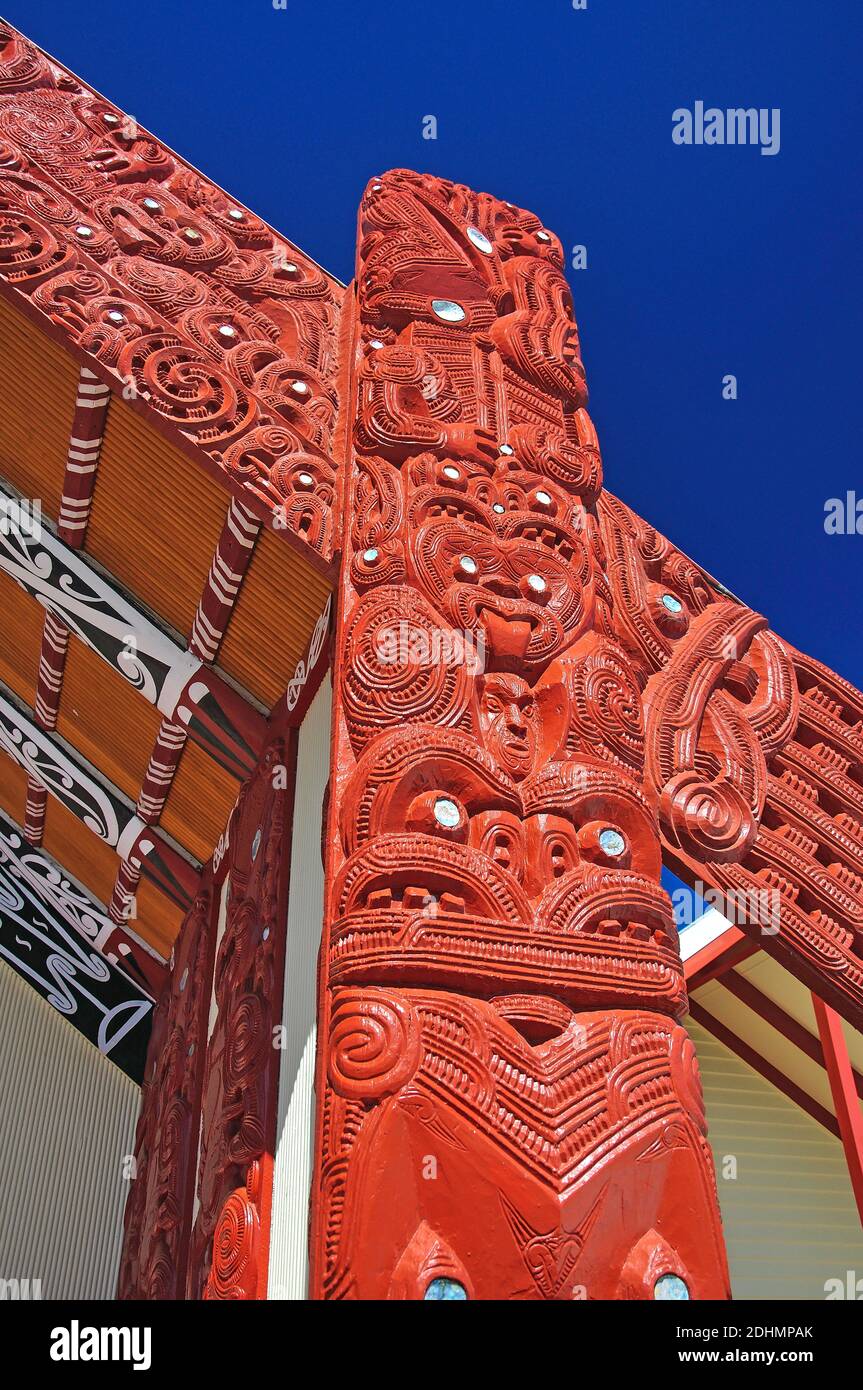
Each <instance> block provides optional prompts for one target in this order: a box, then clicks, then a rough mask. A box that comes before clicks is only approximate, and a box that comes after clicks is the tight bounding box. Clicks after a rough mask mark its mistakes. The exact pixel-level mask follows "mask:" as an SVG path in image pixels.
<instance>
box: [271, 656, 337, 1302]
mask: <svg viewBox="0 0 863 1390" xmlns="http://www.w3.org/2000/svg"><path fill="white" fill-rule="evenodd" d="M331 711H332V688H331V686H330V683H329V681H328V680H327V681H325V682H324V684H323V685H322V686H321V688H320V690H319V691H318V693H317V695H316V696H315V698H314V700H313V701H312V703H311V705H310V706H309V709H308V712H307V714H306V717H305V719H304V720H303V724H302V727H301V729H300V738H299V748H298V750H297V783H296V795H295V799H294V824H293V841H292V846H291V884H290V895H289V902H288V940H287V956H286V960H285V994H284V1007H283V1011H282V1023H283V1025H284V1028H285V1037H284V1042H285V1046H284V1048H283V1050H282V1060H281V1070H280V1073H279V1111H278V1128H277V1131H276V1159H275V1169H274V1173H273V1216H272V1227H271V1231H270V1269H269V1286H268V1297H269V1298H280V1299H303V1298H305V1297H306V1294H307V1287H308V1226H309V1190H310V1186H311V1177H312V1142H313V1131H314V1118H315V1108H314V1072H315V1017H316V1013H317V997H316V989H317V961H318V947H319V945H320V940H321V926H322V923H323V910H324V873H323V868H322V866H321V809H322V805H323V798H324V788H325V787H326V783H327V777H328V775H329V763H330V716H331Z"/></svg>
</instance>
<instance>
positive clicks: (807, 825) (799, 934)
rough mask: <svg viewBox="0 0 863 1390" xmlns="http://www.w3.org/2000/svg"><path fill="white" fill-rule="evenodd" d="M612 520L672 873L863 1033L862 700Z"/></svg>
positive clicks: (628, 515) (656, 545)
mask: <svg viewBox="0 0 863 1390" xmlns="http://www.w3.org/2000/svg"><path fill="white" fill-rule="evenodd" d="M599 515H600V519H601V524H602V532H603V538H604V542H605V548H606V550H607V553H608V556H609V577H610V580H611V587H612V592H613V596H614V611H615V615H616V624H617V629H618V636H619V639H620V642H621V645H622V646H623V648H624V649H625V651H626V652H627V655H628V657H629V660H630V661H631V663H632V666H633V669H634V670H635V672H636V673H637V678H638V682H639V685H640V687H641V688H642V689H643V691H644V704H645V710H646V760H645V765H646V774H647V780H648V784H649V786H650V789H651V791H652V793H653V794H654V796H655V797H656V798H657V799H658V805H659V819H660V827H661V830H662V836H663V842H664V846H665V854H666V859H667V860H668V862H670V863H671V864H672V865H673V867H674V868H675V869H676V870H677V872H678V873H680V874H681V875H682V876H683V877H684V878H686V879H688V880H690V881H696V880H698V881H703V882H706V883H707V884H708V885H709V886H710V887H712V888H715V889H718V890H720V891H721V892H722V893H723V894H725V895H726V898H727V902H728V907H727V912H728V915H729V916H732V917H733V919H734V920H735V921H736V922H738V923H739V925H740V926H742V927H743V928H744V929H745V930H747V931H749V932H750V934H752V935H754V936H756V937H757V940H758V942H759V945H760V946H761V947H762V948H763V949H764V950H765V951H767V952H769V953H770V954H771V955H773V956H775V957H776V958H777V960H779V961H780V962H781V963H782V964H783V965H785V966H786V967H787V968H788V969H789V970H790V971H791V972H792V973H793V974H795V975H797V976H798V977H799V979H801V980H802V981H803V983H804V984H806V985H807V986H808V987H809V988H810V989H814V990H815V991H816V992H817V993H818V994H819V995H820V996H821V997H822V998H824V999H825V1000H826V1001H827V1003H829V1004H830V1005H832V1007H833V1008H835V1009H836V1010H837V1011H838V1012H839V1013H841V1014H844V1016H845V1017H846V1018H847V1019H848V1020H849V1021H850V1022H851V1023H853V1024H855V1026H857V1027H858V1028H859V1027H863V694H861V693H860V691H858V690H856V689H855V688H854V687H853V686H852V685H850V684H849V683H848V681H845V680H843V679H842V678H841V676H837V675H836V674H835V673H834V672H833V671H830V670H828V668H827V667H826V666H823V665H821V663H820V662H818V661H815V660H814V659H813V658H812V657H808V656H805V655H803V653H801V652H798V651H796V650H795V649H794V648H793V647H791V646H790V645H789V644H788V643H787V642H784V641H783V640H782V639H781V638H780V637H778V636H777V635H776V634H775V633H773V632H771V631H770V630H769V628H768V624H767V620H766V619H765V618H763V617H761V616H760V615H759V614H757V613H753V612H752V611H751V609H749V608H747V607H746V606H745V605H744V604H742V603H741V602H739V601H738V600H737V599H735V598H734V597H733V596H732V595H730V594H728V593H727V591H725V590H723V589H722V587H721V586H720V585H717V584H716V582H715V581H713V580H711V579H710V578H709V577H708V576H706V575H705V574H704V573H703V572H702V571H701V570H700V569H699V568H698V567H697V566H696V565H695V564H693V563H692V561H691V560H689V559H688V558H687V557H686V556H685V555H683V554H681V552H680V551H678V550H676V549H675V548H674V546H672V545H671V544H670V542H669V541H667V540H666V539H665V538H664V537H663V536H661V535H660V534H659V533H658V532H657V531H655V530H654V529H653V528H652V527H651V526H648V525H647V524H646V523H645V522H644V521H642V520H641V519H640V518H639V517H637V516H636V515H635V514H634V513H633V512H631V511H630V510H629V509H628V508H627V507H625V506H624V504H623V503H622V502H620V501H618V500H617V499H616V498H613V497H612V496H611V495H610V494H609V493H604V494H603V496H602V498H601V499H600V503H599Z"/></svg>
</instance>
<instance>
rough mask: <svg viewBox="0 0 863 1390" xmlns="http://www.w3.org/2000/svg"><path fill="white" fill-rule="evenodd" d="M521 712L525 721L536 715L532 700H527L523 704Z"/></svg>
mask: <svg viewBox="0 0 863 1390" xmlns="http://www.w3.org/2000/svg"><path fill="white" fill-rule="evenodd" d="M521 712H522V714H523V715H524V717H525V719H533V716H534V715H535V714H536V705H535V704H534V702H533V700H527V701H526V702H525V704H524V705H523V706H522V711H521Z"/></svg>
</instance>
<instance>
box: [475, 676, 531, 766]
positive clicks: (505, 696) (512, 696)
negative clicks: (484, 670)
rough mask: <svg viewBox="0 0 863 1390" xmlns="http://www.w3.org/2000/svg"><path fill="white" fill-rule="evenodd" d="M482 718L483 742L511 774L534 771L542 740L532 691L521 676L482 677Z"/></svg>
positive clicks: (480, 704)
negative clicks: (540, 740)
mask: <svg viewBox="0 0 863 1390" xmlns="http://www.w3.org/2000/svg"><path fill="white" fill-rule="evenodd" d="M479 720H480V727H481V729H482V736H483V742H484V744H485V746H486V748H487V749H488V751H489V752H490V753H491V754H492V755H493V757H495V758H496V759H497V761H498V762H499V763H500V765H501V767H503V768H504V769H505V770H506V771H507V772H508V773H509V774H510V776H511V777H514V778H516V779H518V780H520V779H521V778H522V777H526V776H527V774H528V773H529V772H532V771H533V768H534V766H535V763H536V755H537V748H538V746H539V739H540V723H539V711H538V709H537V705H536V700H535V698H534V694H533V691H532V690H531V688H530V686H529V685H528V683H527V681H526V680H524V679H523V678H522V677H521V676H512V675H505V674H500V675H491V676H486V677H481V678H480V696H479Z"/></svg>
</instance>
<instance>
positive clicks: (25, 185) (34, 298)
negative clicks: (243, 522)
mask: <svg viewBox="0 0 863 1390" xmlns="http://www.w3.org/2000/svg"><path fill="white" fill-rule="evenodd" d="M0 292H2V293H5V294H7V295H8V296H9V297H10V298H11V299H12V300H13V301H16V302H17V303H18V304H19V306H20V307H21V308H23V309H24V310H25V312H28V313H30V314H31V315H32V316H34V317H36V318H37V319H38V320H39V321H40V322H41V324H42V325H43V326H44V327H46V328H47V329H48V331H49V332H52V333H53V334H54V335H55V336H56V337H58V338H60V340H61V341H64V342H65V343H66V344H67V345H69V346H71V347H73V348H74V349H75V350H76V351H77V352H78V353H79V354H86V355H87V356H88V358H89V365H91V366H93V367H94V368H95V369H96V370H97V372H98V375H99V376H100V378H102V379H104V380H106V381H109V382H111V383H112V384H113V385H115V386H116V387H117V388H118V389H123V388H124V389H125V391H126V394H127V397H128V396H131V398H132V400H133V403H134V404H136V405H137V406H138V407H139V408H141V409H143V410H145V411H146V412H147V413H148V414H149V415H150V416H151V418H152V419H153V421H154V423H156V424H158V426H159V427H160V428H162V429H164V430H165V431H166V432H167V433H168V434H169V435H170V436H171V437H172V438H174V439H176V440H177V442H180V443H181V444H182V445H183V446H184V447H185V448H186V449H187V451H188V450H192V451H193V452H194V453H195V455H196V456H197V457H199V458H200V459H201V460H202V461H204V462H206V463H207V464H208V466H209V467H210V469H211V471H213V472H215V473H217V474H219V475H221V476H222V477H223V478H224V480H225V482H226V483H227V485H228V486H229V487H231V488H232V489H233V491H234V492H235V493H236V495H237V496H238V497H239V498H240V499H241V500H243V501H245V502H246V503H247V504H248V505H249V506H250V507H251V508H252V509H253V510H254V511H256V512H257V513H258V514H259V515H261V516H263V517H264V519H266V520H270V521H272V522H273V523H274V525H275V526H276V527H277V529H280V530H284V531H285V532H286V535H288V537H289V538H291V539H292V540H293V541H294V542H295V543H296V544H297V545H299V546H300V548H301V549H302V550H303V552H304V553H306V554H307V555H308V556H309V558H310V559H311V560H312V562H313V563H317V564H318V565H319V566H323V567H325V568H326V567H327V566H328V564H329V562H330V560H331V558H332V550H333V522H332V512H331V504H332V500H333V491H334V478H335V475H334V468H333V463H332V456H331V439H332V431H333V426H334V421H335V414H336V406H337V399H336V392H335V378H336V370H337V337H338V324H339V310H340V304H341V298H342V289H341V287H340V286H339V285H338V284H337V283H336V282H335V281H334V280H332V279H331V277H329V276H327V275H326V274H325V273H324V272H323V271H322V270H321V269H320V268H319V267H318V266H316V265H315V264H314V262H313V261H311V260H310V259H309V258H308V257H307V256H305V255H303V253H302V252H301V251H299V250H298V249H297V248H296V247H294V246H292V245H290V243H289V242H287V241H285V240H284V239H283V238H281V237H280V236H278V234H277V233H275V232H273V231H272V229H271V228H270V227H268V226H267V225H266V224H265V223H263V222H262V221H261V220H260V218H258V217H256V216H255V215H254V214H253V213H251V212H249V211H248V210H247V209H245V208H243V207H240V206H238V205H237V204H236V203H234V202H233V201H232V200H231V199H230V198H228V196H227V195H226V194H225V193H223V192H222V190H221V189H219V188H216V187H215V186H214V185H213V184H211V183H209V182H208V181H207V180H206V179H204V178H203V177H202V176H201V175H200V174H198V173H197V172H196V171H195V170H193V169H191V168H189V167H188V166H187V165H185V164H183V162H182V161H181V160H180V159H178V158H177V156H176V155H174V154H173V153H171V152H170V151H169V150H167V149H165V148H164V147H163V146H162V145H160V144H159V142H158V141H157V140H155V139H154V138H153V137H152V136H151V135H150V134H148V133H147V132H146V131H144V130H142V129H141V128H139V127H138V125H137V124H136V122H135V121H134V119H133V118H132V117H129V116H127V115H125V114H124V113H123V112H121V111H118V110H117V109H116V108H115V107H113V106H112V105H110V103H108V102H106V101H105V100H104V99H103V98H101V97H99V96H97V95H96V94H95V93H93V92H91V91H90V90H89V89H88V88H86V87H85V86H83V85H82V84H81V83H80V82H79V81H78V79H77V78H75V77H74V76H73V75H72V74H71V73H69V72H67V71H66V70H65V69H64V68H62V67H60V66H59V64H57V63H55V62H53V61H52V60H51V59H49V58H48V57H47V56H46V55H45V54H44V53H42V52H41V51H40V50H39V49H37V48H36V47H35V46H34V45H33V44H31V43H29V42H28V40H26V39H25V38H24V37H23V36H22V35H21V34H18V33H17V32H16V31H15V30H14V29H12V28H11V27H10V26H9V25H8V24H6V23H5V22H3V21H0Z"/></svg>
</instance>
